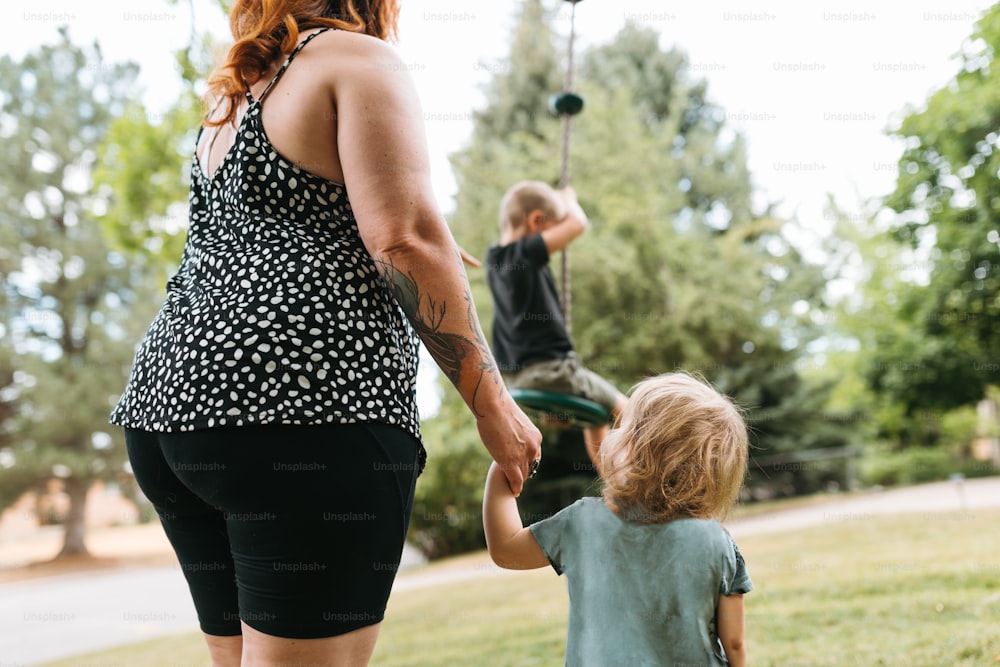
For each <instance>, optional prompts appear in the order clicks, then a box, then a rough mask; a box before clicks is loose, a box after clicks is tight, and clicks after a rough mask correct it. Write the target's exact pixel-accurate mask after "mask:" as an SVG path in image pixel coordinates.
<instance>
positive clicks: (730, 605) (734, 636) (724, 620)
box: [719, 594, 747, 667]
mask: <svg viewBox="0 0 1000 667" xmlns="http://www.w3.org/2000/svg"><path fill="white" fill-rule="evenodd" d="M719 639H720V640H721V641H722V648H723V649H725V651H726V657H727V658H729V664H730V665H731V667H746V664H747V645H746V629H745V625H744V617H743V596H742V595H740V594H737V595H723V596H721V597H720V598H719Z"/></svg>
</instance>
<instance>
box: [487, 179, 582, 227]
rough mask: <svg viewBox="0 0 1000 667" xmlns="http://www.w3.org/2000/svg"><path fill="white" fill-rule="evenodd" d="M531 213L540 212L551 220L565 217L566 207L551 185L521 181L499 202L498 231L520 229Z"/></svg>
mask: <svg viewBox="0 0 1000 667" xmlns="http://www.w3.org/2000/svg"><path fill="white" fill-rule="evenodd" d="M533 211H541V212H542V215H544V216H545V217H546V218H548V219H552V220H562V219H563V218H564V217H566V207H565V205H564V204H563V202H562V201H561V200H560V199H559V197H558V195H556V191H555V190H553V189H552V186H551V185H549V184H548V183H544V182H542V181H521V182H519V183H515V184H514V185H512V186H511V187H510V188H509V189H508V190H507V192H505V193H504V196H503V199H501V200H500V229H501V230H503V231H507V230H510V231H514V230H517V229H520V228H521V226H522V225H524V222H525V221H526V220H527V219H528V216H529V215H531V213H532V212H533Z"/></svg>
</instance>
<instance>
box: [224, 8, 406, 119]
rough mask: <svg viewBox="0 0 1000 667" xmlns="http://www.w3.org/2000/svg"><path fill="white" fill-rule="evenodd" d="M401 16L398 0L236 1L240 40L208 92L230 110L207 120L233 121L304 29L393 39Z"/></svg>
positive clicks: (233, 24)
mask: <svg viewBox="0 0 1000 667" xmlns="http://www.w3.org/2000/svg"><path fill="white" fill-rule="evenodd" d="M398 20H399V2H398V0H236V1H235V2H234V3H233V8H232V10H231V11H230V12H229V29H230V30H231V31H232V33H233V39H234V40H235V41H234V43H233V45H232V47H230V49H229V53H228V54H227V55H226V61H225V62H224V63H223V64H222V65H221V66H220V67H219V68H218V69H216V71H215V72H214V73H213V74H212V76H211V78H210V79H209V80H208V93H207V95H206V98H207V99H209V100H211V101H214V102H222V101H226V102H228V104H227V109H226V114H225V115H224V116H221V117H219V118H216V119H214V120H205V121H204V124H205V125H206V126H211V125H224V124H226V123H231V122H233V121H234V120H235V119H236V109H237V108H238V107H239V104H240V101H241V100H242V99H243V97H245V95H246V92H247V91H248V90H249V89H250V85H252V84H253V83H255V82H257V80H259V79H260V76H261V74H262V73H263V72H265V71H267V69H268V68H269V67H270V66H271V63H273V62H274V61H275V60H276V59H277V58H278V57H280V56H282V55H283V54H286V53H289V52H291V51H292V49H294V48H295V45H296V44H297V43H298V41H299V32H300V31H302V30H311V29H313V28H324V27H333V28H340V29H341V30H348V31H350V32H357V33H361V34H364V35H371V36H372V37H377V38H378V39H381V40H386V41H389V40H394V39H395V38H396V31H397V23H398Z"/></svg>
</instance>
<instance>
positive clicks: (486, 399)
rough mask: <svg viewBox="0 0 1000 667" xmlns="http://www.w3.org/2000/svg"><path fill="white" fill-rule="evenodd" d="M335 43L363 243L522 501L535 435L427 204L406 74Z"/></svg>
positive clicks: (348, 175)
mask: <svg viewBox="0 0 1000 667" xmlns="http://www.w3.org/2000/svg"><path fill="white" fill-rule="evenodd" d="M338 32H339V31H338ZM335 37H338V38H343V40H342V41H343V42H344V43H345V44H346V45H347V46H345V47H344V50H343V52H341V53H338V54H336V56H337V60H336V62H337V67H336V68H335V71H332V72H331V73H330V74H329V75H328V78H329V81H328V83H329V84H330V86H331V89H332V92H333V99H334V104H335V105H336V109H337V113H336V114H335V117H336V122H337V124H338V125H337V147H336V148H337V158H338V159H339V161H340V164H341V165H342V167H343V173H344V182H345V184H346V186H347V190H348V194H349V197H350V201H351V206H352V209H353V211H354V214H355V217H356V218H357V221H358V229H359V231H360V233H361V238H362V240H363V241H364V243H365V246H366V247H367V248H368V251H369V252H370V253H371V255H372V257H373V258H374V260H375V263H376V265H377V266H378V267H379V270H380V271H381V273H382V276H383V278H384V279H385V280H386V282H387V283H388V285H389V286H390V288H391V290H392V292H393V294H394V295H395V297H396V300H397V301H398V302H399V304H400V306H401V307H402V309H403V311H404V312H405V313H406V316H407V318H408V319H409V321H410V323H411V324H412V325H413V328H414V329H415V330H416V332H417V333H418V334H419V335H420V338H421V340H422V341H423V343H424V345H425V346H426V347H427V349H428V351H429V352H430V353H431V355H432V356H433V357H434V360H435V361H436V362H437V364H438V366H439V367H440V368H441V370H442V371H443V372H444V373H445V375H447V376H448V379H449V380H451V382H452V384H454V385H455V387H456V389H457V390H458V391H459V393H460V394H461V395H462V398H463V399H464V400H465V402H466V404H467V405H468V406H469V409H470V410H471V411H472V413H473V414H474V415H475V417H476V422H477V426H478V428H479V434H480V437H481V438H482V440H483V444H484V445H485V446H486V448H487V450H489V452H490V454H491V456H492V457H493V458H494V460H495V461H496V462H497V463H498V464H500V466H501V468H502V470H503V471H504V473H505V474H506V475H507V478H508V480H509V481H510V486H511V489H513V490H514V492H515V493H520V490H521V485H522V483H523V481H524V479H525V478H526V476H527V472H528V469H529V467H530V465H531V462H532V461H533V460H534V459H536V458H539V455H540V443H541V434H540V433H539V432H538V429H536V428H535V427H534V425H533V424H531V422H530V421H529V420H528V418H527V417H526V416H525V415H524V413H523V412H522V411H521V410H520V408H518V407H517V405H516V404H515V403H514V401H513V399H511V397H510V394H509V393H508V392H507V389H506V387H505V386H504V383H503V380H502V379H501V377H500V373H499V371H498V369H497V366H496V362H495V360H494V359H493V355H492V353H491V352H490V349H489V346H488V345H487V343H486V339H485V337H484V336H483V332H482V329H481V327H480V325H479V319H478V317H477V315H476V309H475V305H474V304H473V302H472V296H471V292H470V290H469V284H468V281H467V280H466V277H465V271H464V269H463V267H462V257H461V254H460V251H459V248H458V246H457V245H456V244H455V241H454V239H453V238H452V236H451V232H450V230H449V229H448V226H447V224H446V223H445V221H444V218H443V216H442V215H441V213H440V211H439V209H438V207H437V204H436V202H435V201H434V198H433V187H432V183H431V180H430V169H429V159H428V155H427V145H426V140H425V138H424V129H423V113H422V111H421V108H420V102H419V100H418V98H417V95H416V91H415V90H414V87H413V83H412V81H411V79H410V76H409V72H408V70H407V67H406V64H405V63H403V62H402V61H401V60H400V59H399V56H398V55H397V54H396V52H395V50H394V49H392V47H390V46H388V45H386V44H385V43H383V42H380V41H378V40H376V39H373V38H369V37H365V36H363V35H354V34H350V33H339V34H338V35H335ZM331 41H332V40H331ZM331 69H333V68H331Z"/></svg>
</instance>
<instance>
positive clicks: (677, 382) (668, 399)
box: [600, 373, 749, 523]
mask: <svg viewBox="0 0 1000 667" xmlns="http://www.w3.org/2000/svg"><path fill="white" fill-rule="evenodd" d="M748 447H749V440H748V437H747V427H746V423H745V422H744V421H743V416H742V415H741V414H740V411H739V409H738V408H737V407H736V406H735V405H734V404H733V403H732V402H731V401H730V400H729V399H728V398H726V397H725V396H723V395H722V394H720V393H719V392H718V391H716V390H715V389H714V388H713V387H712V386H711V385H709V384H708V383H707V382H705V381H703V380H700V379H696V378H695V377H693V376H691V375H688V374H687V373H666V374H664V375H659V376H656V377H652V378H649V379H647V380H644V381H642V382H640V383H639V384H637V385H636V386H635V387H633V388H632V391H631V393H630V397H629V400H628V404H627V405H626V407H625V410H624V411H623V413H622V416H621V421H620V423H619V425H618V426H617V427H616V428H614V429H612V430H611V431H610V432H609V433H608V436H607V437H606V438H605V439H604V442H603V443H602V444H601V449H600V469H601V476H602V477H603V478H604V482H605V484H604V490H603V496H604V502H605V503H606V504H607V505H608V507H610V508H611V510H612V511H614V512H615V513H616V514H618V515H619V516H620V517H622V518H623V519H626V520H628V521H633V522H636V523H664V522H667V521H670V520H672V519H676V518H681V517H691V518H703V519H707V518H716V519H721V518H724V517H725V516H726V514H727V513H728V512H729V510H730V509H731V508H732V506H733V505H734V504H735V503H736V500H737V497H738V496H739V492H740V487H741V486H742V485H743V480H744V478H745V477H746V471H747V456H748V451H747V450H748Z"/></svg>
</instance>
